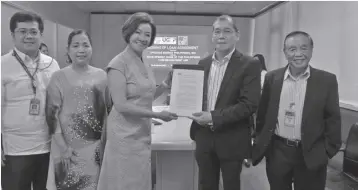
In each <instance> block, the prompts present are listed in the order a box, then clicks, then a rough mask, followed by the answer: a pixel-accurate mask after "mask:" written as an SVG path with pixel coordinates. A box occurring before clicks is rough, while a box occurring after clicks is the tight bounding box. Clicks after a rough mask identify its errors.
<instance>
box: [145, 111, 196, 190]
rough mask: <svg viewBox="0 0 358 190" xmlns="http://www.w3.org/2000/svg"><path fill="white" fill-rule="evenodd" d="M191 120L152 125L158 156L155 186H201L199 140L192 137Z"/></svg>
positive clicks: (177, 189)
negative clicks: (199, 181)
mask: <svg viewBox="0 0 358 190" xmlns="http://www.w3.org/2000/svg"><path fill="white" fill-rule="evenodd" d="M190 124H191V120H189V119H187V118H178V120H176V121H171V122H168V123H163V124H162V125H156V126H154V125H153V126H152V151H153V153H154V155H155V158H156V161H155V163H156V185H155V190H197V189H198V167H197V164H196V161H195V155H194V150H195V142H194V141H192V140H191V139H190V137H189V129H190Z"/></svg>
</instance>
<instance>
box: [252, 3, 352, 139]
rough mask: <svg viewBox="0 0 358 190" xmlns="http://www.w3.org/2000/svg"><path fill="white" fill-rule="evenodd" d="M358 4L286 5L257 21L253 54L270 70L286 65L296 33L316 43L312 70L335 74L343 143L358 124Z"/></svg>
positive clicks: (258, 18)
mask: <svg viewBox="0 0 358 190" xmlns="http://www.w3.org/2000/svg"><path fill="white" fill-rule="evenodd" d="M356 10H358V2H287V3H284V4H282V5H280V6H279V7H277V8H275V9H274V10H272V11H270V12H268V13H265V14H264V15H261V16H259V17H257V18H256V19H255V31H254V42H253V44H254V45H253V51H254V53H261V54H263V55H264V56H265V59H266V64H267V67H268V70H273V69H276V68H279V67H282V66H284V65H286V64H287V61H286V59H285V57H284V54H283V52H282V49H283V40H284V38H285V36H286V35H287V34H288V33H289V32H291V31H293V30H302V31H305V32H307V33H309V34H310V35H311V36H312V38H313V40H314V49H313V57H312V60H311V65H312V66H313V67H316V68H319V69H322V70H326V71H329V72H332V73H334V74H336V76H337V79H338V83H339V95H340V105H341V107H342V108H341V115H342V139H343V140H344V141H345V140H346V138H347V136H348V132H349V129H350V127H351V125H352V124H353V123H355V122H358V75H357V74H356V73H357V71H358V61H357V58H356V54H357V52H358V46H357V45H356V44H357V43H358V35H357V34H358V24H357V18H358V12H357V11H356Z"/></svg>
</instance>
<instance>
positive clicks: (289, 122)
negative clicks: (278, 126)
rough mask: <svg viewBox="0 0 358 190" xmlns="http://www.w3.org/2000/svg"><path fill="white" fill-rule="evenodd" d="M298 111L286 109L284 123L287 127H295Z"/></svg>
mask: <svg viewBox="0 0 358 190" xmlns="http://www.w3.org/2000/svg"><path fill="white" fill-rule="evenodd" d="M295 121H296V113H295V111H293V110H286V111H285V120H284V125H285V126H286V127H295Z"/></svg>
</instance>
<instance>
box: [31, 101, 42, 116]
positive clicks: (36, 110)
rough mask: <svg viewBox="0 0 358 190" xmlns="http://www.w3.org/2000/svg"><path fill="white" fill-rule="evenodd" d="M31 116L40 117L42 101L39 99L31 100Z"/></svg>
mask: <svg viewBox="0 0 358 190" xmlns="http://www.w3.org/2000/svg"><path fill="white" fill-rule="evenodd" d="M29 114H30V115H39V114H40V100H39V99H37V98H33V99H31V100H30V108H29Z"/></svg>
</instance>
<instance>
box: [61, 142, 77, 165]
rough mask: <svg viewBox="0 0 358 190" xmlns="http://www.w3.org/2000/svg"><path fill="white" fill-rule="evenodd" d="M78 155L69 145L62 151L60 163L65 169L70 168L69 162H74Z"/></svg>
mask: <svg viewBox="0 0 358 190" xmlns="http://www.w3.org/2000/svg"><path fill="white" fill-rule="evenodd" d="M77 156H78V153H77V152H76V151H75V150H73V149H72V148H71V147H68V148H67V150H66V151H65V152H64V154H63V155H62V158H61V162H62V165H63V166H64V168H65V169H66V170H68V169H69V168H70V165H71V162H72V163H76V161H75V157H77Z"/></svg>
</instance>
